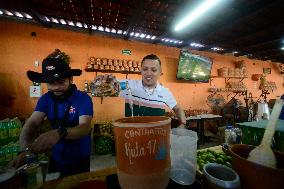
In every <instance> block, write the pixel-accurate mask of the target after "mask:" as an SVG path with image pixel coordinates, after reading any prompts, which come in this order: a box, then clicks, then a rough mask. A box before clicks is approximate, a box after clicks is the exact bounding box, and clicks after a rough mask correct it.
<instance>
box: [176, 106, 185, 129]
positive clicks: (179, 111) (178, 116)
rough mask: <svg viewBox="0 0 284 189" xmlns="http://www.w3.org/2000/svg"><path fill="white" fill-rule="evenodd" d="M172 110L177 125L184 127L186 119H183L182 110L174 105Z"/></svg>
mask: <svg viewBox="0 0 284 189" xmlns="http://www.w3.org/2000/svg"><path fill="white" fill-rule="evenodd" d="M173 110H174V112H175V114H176V116H177V118H178V121H179V124H180V125H186V118H185V114H184V110H183V109H182V108H181V107H180V105H176V106H175V107H174V108H173Z"/></svg>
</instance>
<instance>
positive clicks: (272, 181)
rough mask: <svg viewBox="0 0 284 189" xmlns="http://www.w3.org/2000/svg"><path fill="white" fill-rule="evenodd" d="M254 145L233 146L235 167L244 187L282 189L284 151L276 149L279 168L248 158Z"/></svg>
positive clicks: (232, 152)
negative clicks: (254, 161) (251, 160)
mask: <svg viewBox="0 0 284 189" xmlns="http://www.w3.org/2000/svg"><path fill="white" fill-rule="evenodd" d="M254 148H255V147H254V146H250V145H245V144H235V145H233V146H231V148H230V152H231V155H232V164H233V169H234V170H235V171H236V172H237V173H238V174H239V176H240V178H241V188H242V189H269V188H271V189H280V188H283V186H284V153H280V152H277V151H274V154H275V156H276V159H277V168H271V167H266V166H262V165H259V164H256V163H253V162H250V161H248V160H247V157H248V155H249V153H250V151H251V150H252V149H254Z"/></svg>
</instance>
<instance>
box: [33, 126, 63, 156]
mask: <svg viewBox="0 0 284 189" xmlns="http://www.w3.org/2000/svg"><path fill="white" fill-rule="evenodd" d="M59 140H60V136H59V133H58V131H57V130H51V131H48V132H45V133H43V134H41V135H40V136H39V137H37V138H36V139H35V140H34V142H33V143H32V146H31V149H32V151H34V152H35V153H43V152H46V151H47V150H49V149H51V148H52V147H53V146H54V145H55V144H56V143H57V142H58V141H59Z"/></svg>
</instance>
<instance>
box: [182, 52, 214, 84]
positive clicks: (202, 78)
mask: <svg viewBox="0 0 284 189" xmlns="http://www.w3.org/2000/svg"><path fill="white" fill-rule="evenodd" d="M212 64H213V61H212V59H211V58H208V57H204V56H201V55H197V54H192V53H190V52H189V51H188V50H181V51H180V56H179V63H178V71H177V79H178V80H186V81H190V82H203V83H208V82H209V79H210V75H211V69H212Z"/></svg>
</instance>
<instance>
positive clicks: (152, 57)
mask: <svg viewBox="0 0 284 189" xmlns="http://www.w3.org/2000/svg"><path fill="white" fill-rule="evenodd" d="M146 59H148V60H158V62H159V64H160V66H161V60H160V59H159V57H158V56H157V55H155V54H149V55H147V56H145V57H144V58H143V60H142V62H141V66H142V64H143V62H144V60H146Z"/></svg>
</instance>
